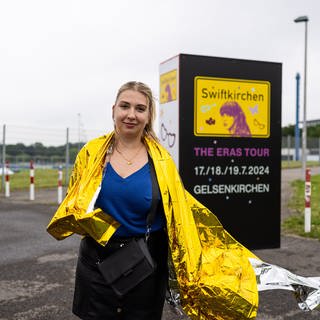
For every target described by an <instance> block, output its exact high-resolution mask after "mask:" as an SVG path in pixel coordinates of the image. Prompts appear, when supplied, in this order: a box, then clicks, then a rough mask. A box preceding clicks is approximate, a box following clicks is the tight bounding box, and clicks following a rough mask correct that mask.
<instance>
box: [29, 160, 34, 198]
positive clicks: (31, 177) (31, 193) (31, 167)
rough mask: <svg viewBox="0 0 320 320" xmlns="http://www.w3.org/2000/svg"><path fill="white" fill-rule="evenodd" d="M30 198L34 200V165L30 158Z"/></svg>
mask: <svg viewBox="0 0 320 320" xmlns="http://www.w3.org/2000/svg"><path fill="white" fill-rule="evenodd" d="M30 200H34V166H33V161H32V160H30Z"/></svg>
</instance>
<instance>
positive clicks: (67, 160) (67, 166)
mask: <svg viewBox="0 0 320 320" xmlns="http://www.w3.org/2000/svg"><path fill="white" fill-rule="evenodd" d="M69 163H70V152H69V128H67V136H66V184H65V185H66V186H67V185H68V179H69Z"/></svg>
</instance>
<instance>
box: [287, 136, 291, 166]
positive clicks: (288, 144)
mask: <svg viewBox="0 0 320 320" xmlns="http://www.w3.org/2000/svg"><path fill="white" fill-rule="evenodd" d="M290 147H291V136H287V161H288V166H289V164H290Z"/></svg>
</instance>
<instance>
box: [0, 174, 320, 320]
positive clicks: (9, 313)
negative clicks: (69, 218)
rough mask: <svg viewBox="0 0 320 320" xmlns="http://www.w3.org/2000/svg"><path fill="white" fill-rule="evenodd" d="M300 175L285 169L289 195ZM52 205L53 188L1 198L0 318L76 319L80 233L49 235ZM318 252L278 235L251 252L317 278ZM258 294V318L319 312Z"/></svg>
mask: <svg viewBox="0 0 320 320" xmlns="http://www.w3.org/2000/svg"><path fill="white" fill-rule="evenodd" d="M286 171H288V170H286ZM314 172H315V171H314ZM299 174H300V173H299V171H298V170H296V171H294V170H293V171H289V172H283V176H282V181H283V184H286V185H283V190H286V194H287V198H288V197H289V194H290V193H288V192H289V189H288V186H287V184H288V182H289V181H291V180H292V179H293V178H299ZM56 206H57V205H56V192H55V190H44V191H42V192H41V195H40V194H39V193H38V194H37V193H36V200H35V201H29V200H28V194H27V193H16V194H15V193H12V196H11V198H9V199H5V198H4V197H3V195H2V194H1V196H0V320H31V319H32V320H57V319H64V320H75V319H78V318H77V317H75V316H73V315H72V313H71V311H70V310H71V303H72V296H73V283H74V272H75V264H76V257H77V251H78V245H79V241H80V237H78V236H72V237H70V238H68V239H66V240H64V241H56V240H55V239H53V238H52V237H51V236H49V235H48V234H47V232H46V230H45V227H46V225H47V223H48V221H49V219H50V218H51V216H52V215H53V213H54V211H55V209H56ZM282 214H285V215H287V214H290V213H288V212H285V213H282ZM319 251H320V242H319V241H318V240H310V239H303V238H300V237H292V236H282V238H281V248H280V249H268V250H256V251H255V252H254V253H255V254H256V255H258V256H259V257H260V258H261V259H262V260H264V261H266V262H268V263H272V264H276V265H278V266H281V267H284V268H286V269H288V270H290V271H291V272H293V273H296V274H299V275H302V276H320V255H319ZM259 297H260V305H259V311H258V317H257V319H258V320H268V319H272V320H282V319H293V320H304V319H308V320H309V319H320V312H319V311H312V312H303V311H301V310H300V309H299V308H298V305H297V303H296V300H295V297H294V295H293V293H291V292H289V291H283V290H273V291H266V292H262V293H260V294H259ZM183 318H184V317H183ZM175 319H182V317H181V318H179V317H178V316H177V315H175V314H174V313H172V312H171V310H170V309H169V308H168V306H165V310H164V316H163V320H175ZM184 319H185V318H184ZM151 320H152V319H151Z"/></svg>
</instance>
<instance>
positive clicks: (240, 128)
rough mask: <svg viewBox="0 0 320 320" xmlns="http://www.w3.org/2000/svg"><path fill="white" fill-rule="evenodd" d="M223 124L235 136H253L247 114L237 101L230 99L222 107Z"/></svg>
mask: <svg viewBox="0 0 320 320" xmlns="http://www.w3.org/2000/svg"><path fill="white" fill-rule="evenodd" d="M220 115H221V116H222V118H223V125H224V126H225V127H227V128H228V130H229V132H230V134H231V136H233V137H251V132H250V128H249V126H248V124H247V121H246V116H245V114H244V112H243V110H242V109H241V107H240V106H239V104H238V103H237V102H236V101H228V102H226V103H224V104H223V106H222V107H221V108H220Z"/></svg>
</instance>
